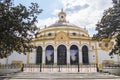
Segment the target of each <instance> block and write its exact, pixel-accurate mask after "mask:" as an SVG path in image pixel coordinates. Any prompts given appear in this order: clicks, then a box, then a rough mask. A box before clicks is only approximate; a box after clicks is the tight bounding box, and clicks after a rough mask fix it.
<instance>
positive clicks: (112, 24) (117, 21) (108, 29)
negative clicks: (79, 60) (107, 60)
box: [93, 0, 120, 55]
mask: <svg viewBox="0 0 120 80" xmlns="http://www.w3.org/2000/svg"><path fill="white" fill-rule="evenodd" d="M96 26H97V27H96V30H97V31H98V33H97V34H95V35H93V39H96V40H102V39H103V38H112V37H113V36H116V37H117V39H116V45H115V46H114V49H112V51H111V52H110V55H112V54H120V42H119V41H120V1H119V2H118V0H113V7H111V8H109V9H107V10H105V11H104V13H103V17H102V19H101V21H100V22H98V23H97V25H96Z"/></svg>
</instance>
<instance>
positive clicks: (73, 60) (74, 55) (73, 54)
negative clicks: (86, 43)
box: [70, 45, 79, 65]
mask: <svg viewBox="0 0 120 80" xmlns="http://www.w3.org/2000/svg"><path fill="white" fill-rule="evenodd" d="M78 63H79V50H78V47H77V46H76V45H72V46H71V47H70V64H71V65H77V64H78Z"/></svg>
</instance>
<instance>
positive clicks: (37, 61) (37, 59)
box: [36, 46, 42, 64]
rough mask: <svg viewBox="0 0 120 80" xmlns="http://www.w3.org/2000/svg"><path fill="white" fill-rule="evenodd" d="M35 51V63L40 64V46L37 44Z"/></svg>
mask: <svg viewBox="0 0 120 80" xmlns="http://www.w3.org/2000/svg"><path fill="white" fill-rule="evenodd" d="M36 52H37V54H36V64H41V63H42V47H41V46H38V48H37V51H36Z"/></svg>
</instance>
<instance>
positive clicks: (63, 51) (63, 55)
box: [57, 45, 67, 65]
mask: <svg viewBox="0 0 120 80" xmlns="http://www.w3.org/2000/svg"><path fill="white" fill-rule="evenodd" d="M57 64H58V65H66V64H67V48H66V46H64V45H60V46H58V48H57Z"/></svg>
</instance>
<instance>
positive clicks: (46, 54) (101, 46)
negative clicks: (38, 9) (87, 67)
mask: <svg viewBox="0 0 120 80" xmlns="http://www.w3.org/2000/svg"><path fill="white" fill-rule="evenodd" d="M58 18H59V19H58V21H57V22H56V23H55V24H52V25H50V26H48V27H46V28H44V29H41V30H39V31H38V34H37V38H35V39H33V40H32V42H31V44H33V45H34V46H36V47H37V49H36V50H34V51H33V52H31V53H28V54H27V55H25V57H26V58H24V59H23V58H21V57H19V59H14V58H12V56H13V55H14V54H11V55H10V56H9V57H8V58H7V59H5V60H6V61H4V60H3V59H1V62H0V63H1V64H4V63H12V61H22V62H23V63H24V64H43V65H78V64H102V63H104V62H109V63H115V62H119V61H120V59H119V56H118V55H114V57H113V58H111V57H110V56H109V52H110V50H111V49H112V47H113V45H114V44H115V41H114V39H112V40H108V39H104V40H102V41H101V42H97V41H95V40H92V39H91V37H89V34H88V31H87V30H86V29H83V28H80V27H78V26H76V25H74V24H71V23H69V22H68V21H66V13H65V12H63V11H61V12H60V13H59V14H58ZM16 55H17V54H16ZM18 56H19V55H18Z"/></svg>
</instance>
